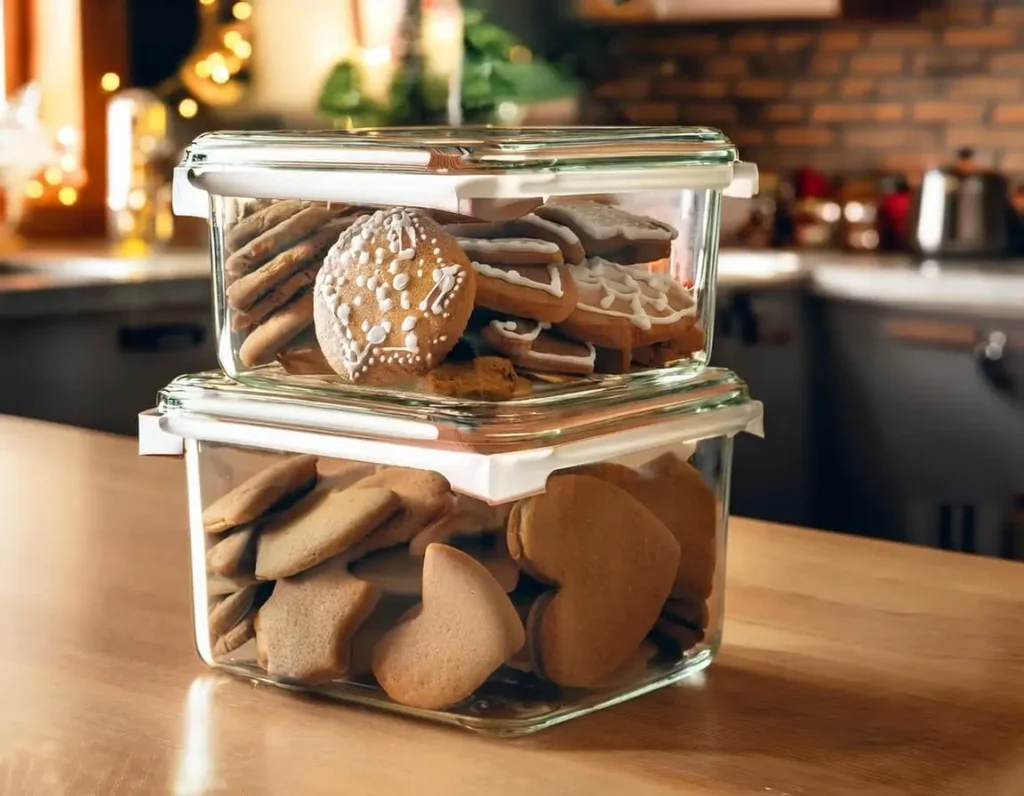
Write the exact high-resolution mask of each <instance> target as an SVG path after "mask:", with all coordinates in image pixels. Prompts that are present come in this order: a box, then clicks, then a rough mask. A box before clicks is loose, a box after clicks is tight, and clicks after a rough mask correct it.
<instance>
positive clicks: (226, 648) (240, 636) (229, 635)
mask: <svg viewBox="0 0 1024 796" xmlns="http://www.w3.org/2000/svg"><path fill="white" fill-rule="evenodd" d="M253 638H256V628H255V626H254V625H253V616H252V615H251V614H250V615H249V616H246V617H245V618H244V619H243V620H242V621H241V622H239V623H238V624H237V625H235V626H234V627H233V628H231V629H230V630H228V632H226V633H225V634H224V635H222V636H220V637H219V638H218V639H217V640H216V641H215V642H214V644H213V654H214V657H217V658H223V657H224V656H225V655H229V654H231V653H232V652H234V651H235V650H236V649H238V648H239V647H241V646H242V645H243V644H245V643H246V642H247V641H249V640H250V639H253Z"/></svg>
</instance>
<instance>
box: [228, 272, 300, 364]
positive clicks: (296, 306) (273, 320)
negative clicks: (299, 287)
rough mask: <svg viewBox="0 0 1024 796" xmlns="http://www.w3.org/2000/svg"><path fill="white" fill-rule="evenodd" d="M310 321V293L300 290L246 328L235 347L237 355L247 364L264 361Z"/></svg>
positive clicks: (270, 357)
mask: <svg viewBox="0 0 1024 796" xmlns="http://www.w3.org/2000/svg"><path fill="white" fill-rule="evenodd" d="M312 322H313V294H312V292H311V291H308V290H307V291H306V292H305V293H300V294H299V295H298V296H296V297H295V298H294V299H292V300H291V301H290V302H288V303H287V304H285V305H284V306H283V307H281V308H280V309H278V310H277V311H276V312H274V313H273V314H272V315H271V316H270V317H269V318H267V319H266V320H265V321H264V322H263V323H261V324H260V325H259V326H257V327H256V328H255V329H253V330H252V331H251V332H249V336H248V337H246V338H245V340H244V341H243V342H242V345H241V346H239V348H238V358H239V360H241V362H242V364H243V365H245V366H246V367H250V368H253V367H256V366H257V365H266V364H268V363H270V362H273V361H274V357H275V356H277V354H278V353H279V352H280V351H281V350H282V349H283V348H284V347H285V346H287V345H288V343H290V342H291V341H292V339H293V338H294V337H295V336H296V335H298V334H299V333H300V332H301V331H302V330H303V329H306V328H308V327H309V325H310V324H311V323H312Z"/></svg>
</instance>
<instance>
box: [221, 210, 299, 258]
mask: <svg viewBox="0 0 1024 796" xmlns="http://www.w3.org/2000/svg"><path fill="white" fill-rule="evenodd" d="M311 204H312V203H311V202H303V201H300V200H298V199H287V200H285V201H282V202H271V203H270V204H268V205H264V206H262V207H260V206H257V205H253V206H252V207H251V208H247V207H246V208H243V215H242V219H241V220H240V221H239V222H238V223H237V224H235V225H234V226H233V227H232V228H231V229H229V230H228V231H227V232H226V233H225V234H224V248H225V250H226V251H227V252H228V253H229V254H230V253H231V252H235V251H238V250H239V249H240V248H242V247H243V246H244V245H245V244H247V243H249V241H251V240H254V239H255V238H258V237H259V236H260V235H262V234H263V233H264V232H267V231H268V230H271V229H273V228H274V227H276V226H277V225H278V224H280V223H282V222H284V221H287V220H288V219H289V218H291V217H292V216H294V215H295V214H296V213H298V212H299V211H300V210H304V209H306V208H307V207H309V206H310V205H311ZM246 210H249V211H250V212H248V213H246V212H245V211H246Z"/></svg>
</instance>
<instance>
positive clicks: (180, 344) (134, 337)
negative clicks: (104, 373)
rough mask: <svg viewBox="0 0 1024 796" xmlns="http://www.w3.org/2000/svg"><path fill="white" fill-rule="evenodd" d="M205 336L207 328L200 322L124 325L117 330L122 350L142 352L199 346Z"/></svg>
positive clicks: (177, 349)
mask: <svg viewBox="0 0 1024 796" xmlns="http://www.w3.org/2000/svg"><path fill="white" fill-rule="evenodd" d="M205 338H206V330H205V329H204V328H203V326H202V324H198V323H156V324H147V325H144V326H122V327H121V328H120V329H118V331H117V344H118V347H119V348H120V349H121V350H122V351H132V352H142V353H153V352H158V351H180V350H183V349H186V348H197V347H199V346H201V345H202V344H203V340H204V339H205Z"/></svg>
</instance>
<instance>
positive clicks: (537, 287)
mask: <svg viewBox="0 0 1024 796" xmlns="http://www.w3.org/2000/svg"><path fill="white" fill-rule="evenodd" d="M457 241H458V243H459V245H460V246H461V247H462V249H463V251H465V252H466V255H467V256H468V257H469V259H470V260H471V261H472V263H473V270H475V271H476V275H477V283H476V304H477V306H478V307H483V308H485V309H489V310H493V311H495V312H501V313H506V314H509V315H519V316H522V317H526V318H536V319H537V320H540V321H551V322H556V321H561V320H564V319H565V318H567V317H568V316H569V314H570V313H571V312H572V310H573V307H574V306H575V305H576V287H575V285H574V283H573V280H572V279H571V277H570V275H569V270H568V268H567V266H566V265H565V264H564V262H563V261H562V252H561V250H560V249H559V248H558V246H557V245H556V244H554V243H550V242H549V241H544V240H537V239H531V238H495V239H484V238H457Z"/></svg>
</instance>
